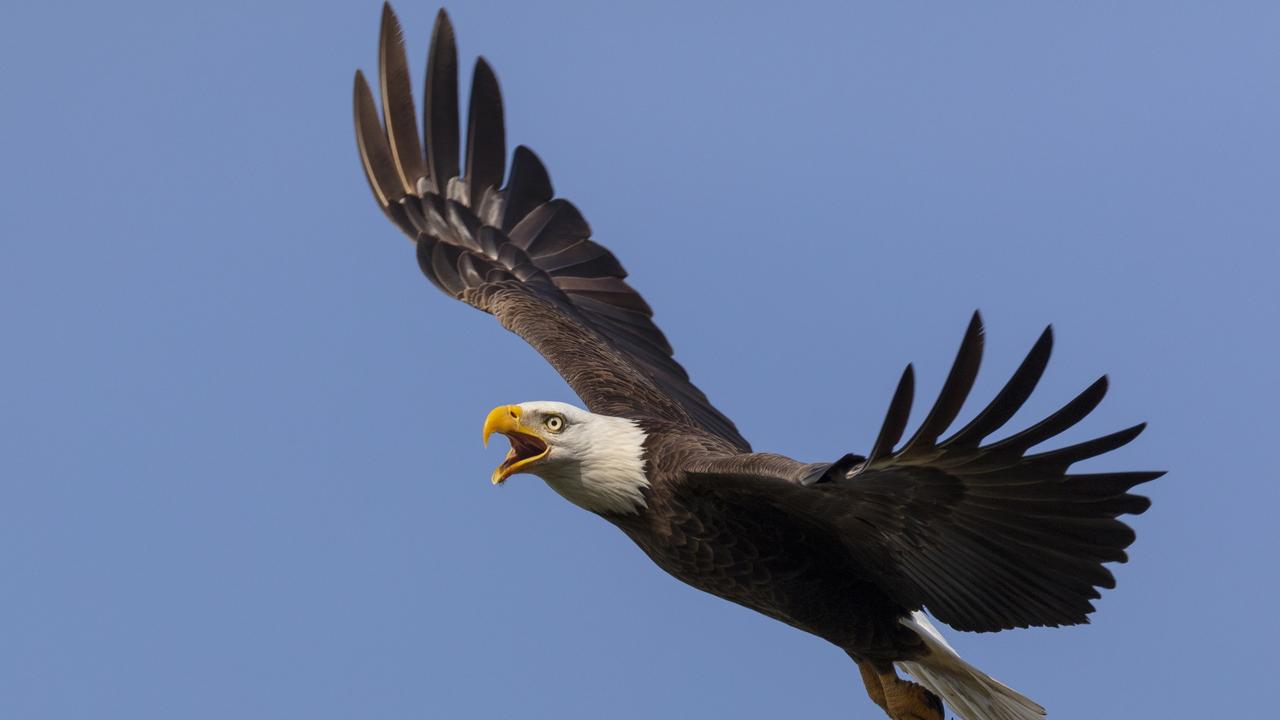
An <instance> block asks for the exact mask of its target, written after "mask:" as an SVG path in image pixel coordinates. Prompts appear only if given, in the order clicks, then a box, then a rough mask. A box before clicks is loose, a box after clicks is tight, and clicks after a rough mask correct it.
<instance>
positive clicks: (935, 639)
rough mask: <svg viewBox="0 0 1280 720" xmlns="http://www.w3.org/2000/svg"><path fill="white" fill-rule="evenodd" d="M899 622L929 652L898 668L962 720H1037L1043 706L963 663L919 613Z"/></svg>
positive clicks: (927, 619) (1042, 714)
mask: <svg viewBox="0 0 1280 720" xmlns="http://www.w3.org/2000/svg"><path fill="white" fill-rule="evenodd" d="M902 624H903V625H906V626H907V627H909V628H911V629H912V630H915V631H916V633H917V634H919V636H920V638H921V639H922V640H924V642H925V645H927V646H928V648H929V654H928V655H925V656H924V657H922V658H919V659H918V660H913V661H911V662H900V663H898V668H899V669H901V670H902V671H903V672H906V673H908V674H910V675H911V676H912V677H914V678H915V679H916V681H917V682H919V683H920V684H921V685H923V686H924V687H925V689H926V690H928V691H929V692H932V693H933V694H934V695H937V696H938V697H941V698H942V699H943V701H944V702H946V704H947V705H949V706H950V707H951V710H952V711H953V712H955V714H956V715H957V716H959V717H960V718H961V719H962V720H1038V719H1039V718H1043V717H1044V716H1045V711H1044V708H1042V707H1040V705H1038V704H1036V703H1035V702H1033V701H1032V700H1031V699H1030V698H1028V697H1026V696H1024V695H1022V694H1020V693H1018V692H1017V691H1015V690H1014V689H1012V688H1010V687H1009V686H1007V685H1005V684H1004V683H1001V682H1000V681H998V680H996V679H995V678H993V677H991V676H990V675H987V674H986V673H984V672H982V671H981V670H979V669H978V668H976V667H974V666H972V665H970V664H969V663H967V662H965V661H964V660H963V659H961V657H960V656H959V655H958V654H957V653H956V651H955V650H954V649H952V647H951V646H950V645H949V644H947V641H946V640H945V639H943V637H942V634H941V633H939V632H938V629H937V628H935V627H934V626H933V623H931V622H929V618H928V617H927V616H926V615H925V614H924V613H923V612H919V611H917V612H913V613H911V615H910V616H909V617H906V618H903V619H902Z"/></svg>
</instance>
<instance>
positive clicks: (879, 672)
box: [858, 660, 945, 720]
mask: <svg viewBox="0 0 1280 720" xmlns="http://www.w3.org/2000/svg"><path fill="white" fill-rule="evenodd" d="M858 672H860V673H861V674H862V682H863V684H864V685H866V686H867V695H869V696H870V697H871V701H872V702H874V703H875V704H877V705H879V706H880V707H881V708H883V709H884V711H885V713H886V714H887V715H888V716H889V717H890V718H891V719H892V720H945V715H944V711H943V707H942V701H941V700H939V699H938V696H937V695H934V694H933V693H931V692H929V691H928V690H925V689H924V688H923V687H921V686H920V685H917V684H916V683H913V682H910V681H908V680H903V679H902V678H900V677H898V673H897V672H895V671H894V669H893V664H892V663H874V662H870V661H865V660H864V661H859V662H858Z"/></svg>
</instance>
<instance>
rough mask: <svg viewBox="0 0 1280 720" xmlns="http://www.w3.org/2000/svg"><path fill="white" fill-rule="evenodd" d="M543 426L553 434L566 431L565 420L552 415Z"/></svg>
mask: <svg viewBox="0 0 1280 720" xmlns="http://www.w3.org/2000/svg"><path fill="white" fill-rule="evenodd" d="M542 424H543V425H546V426H547V429H548V430H550V431H551V432H553V433H558V432H560V431H561V430H563V429H564V418H562V417H560V416H559V415H550V416H548V417H547V419H546V420H544V421H543V423H542Z"/></svg>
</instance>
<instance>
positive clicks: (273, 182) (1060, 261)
mask: <svg viewBox="0 0 1280 720" xmlns="http://www.w3.org/2000/svg"><path fill="white" fill-rule="evenodd" d="M792 5H794V6H792V7H784V5H782V4H778V3H768V4H764V3H760V4H749V3H727V2H726V3H706V4H697V5H688V4H686V3H664V2H652V1H647V2H645V3H637V4H632V5H630V6H627V7H622V6H620V5H619V4H617V3H592V4H588V3H558V4H548V3H530V2H465V3H460V4H458V5H456V6H454V7H451V8H450V10H451V12H452V14H453V19H454V22H455V25H456V27H457V30H458V34H459V40H460V47H461V53H462V57H463V59H464V65H465V66H466V67H467V68H468V70H467V73H466V75H467V76H469V67H470V62H471V58H473V57H474V55H475V54H477V53H483V54H484V55H486V56H487V57H488V58H489V59H490V60H491V62H492V63H493V64H494V66H495V68H496V70H497V72H498V75H499V78H500V79H501V81H502V84H503V89H504V91H505V94H506V98H507V101H508V115H507V118H508V129H509V142H510V144H511V145H512V146H514V144H515V143H525V144H528V145H530V146H532V147H533V148H534V149H535V150H537V151H538V152H539V154H540V155H541V156H542V157H543V158H544V160H545V161H546V163H547V166H548V167H549V169H550V170H551V174H552V178H553V179H554V181H555V183H556V187H557V190H558V191H559V193H560V194H561V195H563V196H565V197H568V198H571V199H572V200H573V201H574V202H575V203H576V204H578V206H579V207H581V208H582V210H583V212H584V213H585V215H586V216H587V218H588V219H589V220H590V221H591V223H592V225H593V228H594V231H595V236H596V238H597V239H598V240H599V241H601V242H603V243H605V244H606V245H608V246H609V247H610V248H612V249H613V250H614V251H615V252H616V253H617V255H618V256H619V257H620V258H621V259H622V261H623V262H624V264H625V265H626V266H627V268H628V269H629V270H630V271H631V277H632V280H633V282H634V284H635V285H636V286H637V287H638V288H640V289H641V290H642V291H643V292H644V293H645V296H646V297H647V298H648V300H649V301H650V302H651V304H652V305H653V307H654V308H655V310H656V313H657V319H658V321H659V323H660V324H661V326H662V327H663V328H664V329H665V330H666V332H667V334H668V336H669V337H670V339H671V340H672V342H673V344H674V345H675V346H676V348H677V358H678V359H679V360H680V361H681V362H682V363H684V365H685V366H686V367H687V368H688V369H689V370H690V372H691V373H692V376H693V378H694V380H695V381H696V382H698V383H699V385H701V387H702V388H704V389H705V390H706V391H707V393H708V395H710V397H711V398H712V399H713V400H714V401H715V402H716V403H717V404H718V405H719V407H720V408H722V409H723V410H724V411H725V412H726V413H727V414H729V415H730V416H731V417H733V418H735V419H736V420H737V421H738V424H739V427H740V428H741V429H742V430H743V432H744V434H745V435H746V436H747V437H748V438H749V439H751V440H752V441H753V442H754V443H755V445H756V447H757V448H759V449H763V450H772V451H778V452H783V453H787V454H791V455H793V456H796V457H799V458H803V459H806V460H819V459H833V458H836V457H838V456H839V455H841V454H843V453H845V452H849V451H852V452H866V451H867V449H868V448H869V446H870V444H871V442H872V440H873V439H874V436H875V432H876V430H877V428H878V426H879V423H880V420H881V418H882V415H883V412H884V409H885V407H886V403H887V402H888V399H889V396H890V394H891V392H892V389H893V385H894V383H895V381H896V380H897V377H898V374H899V372H900V371H901V369H902V366H903V365H904V364H906V363H907V362H909V361H915V362H916V367H917V371H918V377H919V380H920V385H921V387H920V393H919V396H918V397H921V398H927V399H931V398H932V394H933V393H934V392H936V391H937V389H938V387H939V386H940V385H941V380H942V377H943V375H944V374H945V372H946V370H947V367H948V366H949V363H950V361H951V358H952V356H953V353H954V351H955V348H956V346H957V344H958V342H959V340H960V336H961V333H962V332H963V330H964V326H965V323H966V321H967V320H968V316H969V314H970V313H971V312H972V311H973V310H974V309H975V308H980V309H981V310H982V311H983V312H984V314H985V317H986V320H987V325H988V346H987V347H988V353H987V357H986V362H985V364H984V367H983V371H982V374H981V377H980V378H979V381H978V385H977V388H976V391H975V393H974V399H975V404H974V405H971V406H970V408H969V409H968V410H967V411H966V412H965V413H964V414H962V420H963V419H965V418H966V417H968V416H969V415H970V414H971V413H972V412H973V410H974V407H976V403H978V402H986V401H987V400H988V399H989V398H990V397H991V395H992V394H993V393H994V392H995V391H996V390H997V389H998V388H999V386H1000V385H1001V384H1002V383H1003V381H1004V380H1005V379H1006V378H1007V376H1008V374H1009V373H1010V372H1011V371H1012V370H1013V368H1014V367H1016V365H1017V363H1018V362H1019V361H1020V360H1021V359H1022V357H1023V354H1024V353H1025V352H1026V350H1027V349H1029V348H1030V346H1031V343H1032V342H1033V341H1034V340H1035V338H1036V336H1037V334H1038V333H1039V332H1040V330H1041V329H1042V328H1043V326H1044V325H1045V324H1046V323H1049V322H1052V323H1054V324H1055V329H1056V331H1057V339H1058V343H1057V347H1056V350H1055V356H1054V358H1053V361H1052V362H1051V363H1050V366H1049V371H1048V373H1047V375H1046V377H1045V380H1044V381H1043V382H1042V384H1041V387H1040V389H1039V391H1038V392H1037V395H1036V396H1035V397H1034V398H1033V400H1032V402H1031V403H1030V405H1029V408H1028V409H1027V411H1026V412H1025V413H1024V414H1022V415H1020V416H1019V417H1018V418H1017V419H1015V425H1021V424H1025V423H1027V422H1030V421H1033V420H1035V419H1038V416H1040V415H1042V414H1044V413H1046V412H1047V411H1049V410H1051V409H1053V408H1054V407H1056V406H1057V405H1058V404H1060V403H1062V402H1064V401H1065V400H1067V399H1069V398H1070V397H1071V396H1073V395H1074V394H1075V393H1076V392H1077V391H1078V390H1080V389H1082V388H1083V387H1084V386H1085V385H1087V384H1088V383H1089V382H1090V381H1092V380H1093V379H1094V378H1095V377H1096V376H1098V375H1100V374H1102V373H1110V375H1111V379H1112V392H1111V395H1110V396H1109V397H1108V398H1107V400H1106V401H1105V402H1104V403H1103V405H1102V406H1101V407H1100V408H1099V410H1098V411H1097V412H1096V413H1095V414H1094V415H1093V416H1092V417H1091V418H1090V419H1089V420H1088V421H1086V422H1085V423H1084V424H1083V425H1082V426H1081V427H1080V428H1077V429H1076V430H1074V431H1072V432H1071V433H1069V434H1068V435H1067V436H1066V437H1065V438H1064V441H1067V442H1069V441H1074V440H1079V439H1083V438H1084V437H1086V436H1088V435H1096V434H1101V433H1105V432H1109V431H1112V430H1115V429H1119V428H1122V427H1125V426H1128V425H1130V424H1132V423H1135V422H1138V421H1142V420H1147V421H1150V423H1151V426H1150V428H1149V429H1148V431H1147V433H1146V434H1145V435H1143V436H1142V437H1141V438H1139V440H1137V441H1136V442H1135V443H1133V444H1132V445H1131V446H1129V447H1126V448H1124V449H1123V450H1121V451H1120V452H1116V453H1114V454H1113V455H1110V456H1108V457H1107V458H1105V460H1104V461H1103V462H1101V463H1094V464H1093V465H1091V466H1090V467H1093V468H1095V469H1096V468H1099V467H1106V468H1115V469H1150V468H1157V469H1167V470H1169V471H1170V472H1169V475H1168V476H1167V477H1166V478H1164V479H1162V480H1160V481H1158V482H1156V483H1154V484H1152V485H1149V486H1148V487H1147V489H1148V491H1149V494H1150V495H1151V496H1152V497H1153V499H1154V506H1153V507H1152V509H1151V510H1150V512H1149V513H1148V514H1146V515H1144V516H1142V517H1140V518H1137V519H1136V520H1135V521H1134V522H1133V524H1134V526H1135V527H1136V528H1137V531H1138V541H1137V543H1136V544H1135V545H1134V546H1133V548H1132V553H1131V555H1132V561H1131V563H1130V564H1129V565H1125V566H1119V567H1116V568H1114V569H1115V571H1116V574H1117V576H1118V579H1119V587H1118V589H1117V590H1115V591H1112V592H1109V593H1107V594H1106V595H1105V597H1104V598H1103V599H1102V600H1101V602H1100V610H1099V612H1098V613H1097V614H1096V615H1095V616H1094V617H1095V619H1094V623H1093V624H1092V625H1089V626H1085V627H1079V628H1070V629H1059V630H1036V631H1018V632H1009V633H1000V634H998V635H968V634H961V633H954V632H953V633H951V634H950V636H951V638H952V640H953V641H954V643H955V644H956V645H957V646H958V647H959V649H960V650H961V651H962V652H963V653H964V654H965V655H966V657H968V658H970V659H971V660H972V661H973V662H975V663H976V664H977V665H979V666H980V667H983V668H984V669H987V670H989V671H990V672H991V673H992V674H993V675H995V676H996V677H999V678H1001V679H1002V680H1005V681H1006V682H1008V683H1009V684H1011V685H1012V686H1014V687H1016V688H1018V689H1019V690H1021V691H1023V692H1025V693H1026V694H1028V695H1030V696H1031V697H1033V698H1036V699H1037V700H1039V701H1040V702H1042V703H1043V704H1044V705H1046V706H1047V707H1048V708H1049V709H1050V711H1051V713H1052V715H1053V716H1054V717H1058V718H1096V719H1100V720H1101V719H1106V718H1134V717H1143V718H1148V717H1149V718H1205V717H1226V716H1240V715H1245V716H1252V715H1256V714H1264V713H1268V712H1271V711H1272V710H1273V709H1274V707H1275V694H1274V686H1273V685H1272V683H1273V681H1274V677H1273V675H1274V670H1275V655H1274V651H1273V649H1272V648H1273V646H1274V644H1275V643H1276V641H1277V640H1278V639H1280V638H1278V637H1277V636H1278V635H1280V633H1278V632H1277V630H1278V628H1277V620H1276V615H1275V613H1274V612H1273V609H1272V605H1273V604H1274V602H1275V598H1276V596H1277V592H1278V591H1280V579H1278V578H1277V570H1276V567H1277V565H1278V564H1280V563H1277V560H1276V553H1277V550H1280V543H1278V542H1277V531H1276V520H1275V517H1276V515H1275V512H1276V504H1277V501H1278V500H1280V491H1278V489H1277V488H1278V487H1280V480H1278V479H1277V477H1276V473H1275V456H1276V453H1275V447H1276V446H1275V442H1276V441H1275V432H1276V428H1275V422H1276V421H1275V407H1276V405H1277V401H1278V400H1280V393H1278V392H1277V390H1278V387H1277V372H1276V361H1275V357H1276V354H1277V350H1278V349H1280V347H1278V346H1280V341H1278V340H1277V333H1276V331H1277V319H1278V317H1280V290H1277V281H1276V273H1277V269H1280V250H1278V249H1277V246H1278V245H1277V244H1278V241H1280V194H1278V193H1280V190H1278V188H1280V137H1278V133H1277V128H1280V80H1278V78H1280V50H1277V37H1280V5H1277V4H1276V3H1274V2H1258V3H1208V2H1204V3H1191V2H1149V3H1140V2H1135V3H1112V2H1084V3H1069V4H1061V3H1059V4H1046V3H1009V2H1001V3H983V4H979V5H975V4H973V3H963V4H956V3H928V4H925V3H902V2H894V3H887V2H886V3H864V2H858V3H845V2H841V3H834V2H832V3H812V4H810V3H795V4H792ZM398 9H399V11H400V14H401V17H402V19H403V20H404V22H405V26H406V29H407V32H408V35H409V47H410V52H411V56H412V58H413V59H414V60H413V65H414V71H415V73H416V75H415V79H414V83H415V87H417V86H418V85H419V83H420V80H421V77H422V75H421V63H422V61H423V58H424V57H425V53H426V46H427V39H428V36H429V32H430V23H431V19H432V16H433V14H434V12H435V10H436V5H434V4H427V3H414V2H402V3H401V4H400V5H399V7H398ZM378 15H379V4H378V3H377V2H374V1H372V0H370V1H368V2H365V1H361V2H349V3H319V4H318V3H310V2H292V3H269V4H263V3H256V2H255V3H248V2H202V3H180V2H155V3H138V2H122V3H101V2H93V3H83V2H81V3H19V4H15V5H13V6H12V7H9V8H7V9H6V13H5V20H4V23H3V25H2V26H0V67H3V68H4V71H3V78H4V100H3V108H4V112H3V113H0V150H2V151H3V154H2V157H3V171H0V242H2V243H3V256H2V257H3V260H2V262H0V329H2V330H3V338H4V342H3V351H2V352H0V377H3V380H2V381H0V383H2V385H0V389H2V393H0V717H4V718H23V719H35V718H41V719H43V718H128V719H130V720H143V719H151V718H156V719H160V718H164V719H169V718H184V719H186V720H200V719H203V718H209V719H211V720H212V719H219V720H221V719H223V718H233V717H234V718H308V719H309V720H319V719H327V718H453V717H464V718H472V717H474V718H497V717H522V718H557V719H561V718H601V717H609V718H619V719H625V718H653V717H667V718H685V717H734V718H777V717H821V718H837V717H838V718H849V717H876V716H877V715H876V712H877V711H876V710H875V708H874V707H873V706H872V705H871V704H870V702H869V701H868V700H867V699H866V697H865V694H864V692H863V690H862V688H861V684H860V682H859V680H858V677H857V673H856V669H855V667H854V666H853V664H852V663H850V662H849V661H848V660H847V658H845V657H844V655H843V654H842V653H840V652H839V651H838V650H836V649H835V648H833V647H830V646H827V645H826V644H825V643H823V642H822V641H820V640H817V639H815V638H812V637H809V636H806V635H803V634H801V633H799V632H798V631H795V630H792V629H790V628H787V627H785V626H783V625H781V624H779V623H776V622H773V621H771V620H767V619H765V618H763V617H760V616H757V615H754V614H752V613H751V612H749V611H747V610H744V609H741V608H739V607H737V606H733V605H730V604H728V603H726V602H723V601H721V600H718V599H715V598H713V597H710V596H707V595H702V594H700V593H698V592H696V591H694V590H692V589H689V588H687V587H685V586H683V585H680V584H679V583H677V582H676V581H674V580H672V579H670V578H668V577H666V576H665V575H663V574H662V573H661V572H660V571H659V570H658V569H657V568H655V567H654V566H653V565H651V563H650V562H649V561H648V560H647V559H646V558H644V557H643V556H642V555H641V553H640V552H639V551H638V550H637V549H635V548H634V547H632V546H631V545H630V544H629V542H628V541H627V540H626V539H625V538H624V537H623V536H622V535H621V534H620V533H618V532H617V531H615V530H614V529H613V528H611V527H609V526H608V525H607V524H606V523H605V522H603V521H601V520H600V519H598V518H596V517H594V516H591V515H588V514H586V513H583V512H581V511H579V510H577V509H576V508H573V507H571V506H569V505H568V504H567V503H565V502H564V501H562V500H561V499H560V498H559V497H558V496H556V495H555V494H554V493H552V492H551V491H550V490H549V489H548V488H546V487H545V486H544V485H543V484H542V483H541V481H539V480H537V479H536V478H532V477H528V476H525V477H520V478H517V479H515V480H514V481H512V482H510V483H509V484H508V485H507V486H506V487H504V488H501V489H495V488H493V487H491V486H490V485H489V483H488V476H489V473H490V471H491V469H492V468H493V466H495V465H496V464H497V463H498V462H499V461H500V458H501V456H502V453H503V451H502V450H500V449H495V448H490V449H489V450H488V451H485V450H483V449H482V448H481V446H480V426H481V423H482V420H483V418H484V415H485V413H486V412H487V411H488V410H489V409H490V408H491V407H493V406H494V405H497V404H500V403H507V402H517V401H522V400H534V399H558V400H573V399H574V398H573V396H572V395H571V393H570V391H569V390H568V388H567V387H566V386H565V385H563V383H562V382H561V381H560V380H559V378H558V377H557V376H556V375H555V374H554V373H553V372H552V371H551V370H550V368H549V367H547V366H546V365H545V364H544V363H543V362H542V360H541V359H540V358H539V357H538V356H537V355H536V354H535V353H534V352H533V351H532V350H530V349H529V348H528V347H526V346H525V345H524V344H523V343H522V342H521V341H520V340H519V338H517V337H515V336H514V335H510V334H508V333H506V332H505V331H503V330H502V329H501V328H500V327H499V326H498V325H497V324H496V323H495V322H493V321H492V320H491V319H490V318H487V317H485V316H484V315H482V314H480V313H478V312H476V311H474V310H472V309H470V308H468V307H466V306H464V305H462V304H460V303H456V302H454V301H452V300H450V299H448V298H446V297H444V296H443V295H441V294H440V293H438V292H437V291H436V290H435V289H434V288H433V287H431V286H430V285H429V284H428V283H427V282H426V281H425V280H424V279H423V278H422V277H421V275H420V274H419V271H418V269H417V267H416V264H415V262H414V259H413V255H412V252H411V245H410V243H409V242H407V241H406V240H405V239H404V238H403V237H402V236H401V235H399V233H398V232H397V231H396V230H395V229H394V228H392V227H391V226H390V225H389V224H388V223H387V222H386V221H385V219H384V218H383V217H382V215H381V213H380V212H379V211H378V210H377V208H376V206H375V204H374V202H373V200H372V199H371V197H370V194H369V191H368V189H367V187H366V184H365V180H364V178H363V177H362V176H361V171H360V167H359V163H358V160H357V155H356V151H355V144H354V140H353V137H352V130H351V110H350V96H351V77H352V74H353V72H354V70H355V69H356V68H364V69H365V70H366V71H373V70H375V69H376V47H377V37H378ZM921 402H924V400H922V401H921ZM922 411H923V409H922V408H918V413H921V412H922ZM916 417H917V419H918V418H919V417H920V415H919V414H917V416H916Z"/></svg>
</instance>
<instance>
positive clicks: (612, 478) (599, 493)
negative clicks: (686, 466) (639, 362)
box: [484, 401, 649, 514]
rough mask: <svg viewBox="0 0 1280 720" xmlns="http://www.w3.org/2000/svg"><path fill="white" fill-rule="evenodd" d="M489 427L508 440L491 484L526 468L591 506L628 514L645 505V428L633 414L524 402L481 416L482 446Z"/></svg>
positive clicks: (578, 502) (594, 509) (567, 495)
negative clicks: (625, 415) (616, 414)
mask: <svg viewBox="0 0 1280 720" xmlns="http://www.w3.org/2000/svg"><path fill="white" fill-rule="evenodd" d="M493 433H501V434H503V435H506V436H507V439H508V440H510V441H511V450H509V451H508V452H507V457H506V458H505V459H504V460H503V461H502V464H501V465H499V466H498V467H497V469H495V470H494V471H493V475H492V477H491V480H492V482H493V484H494V485H500V484H502V483H503V482H506V479H507V478H508V477H511V476H512V475H515V474H517V473H530V474H533V475H537V476H538V477H541V478H542V479H543V480H545V481H546V483H547V484H548V485H550V486H551V487H552V489H554V490H555V491H556V492H558V493H560V494H561V495H562V496H564V498H565V499H567V500H569V501H570V502H572V503H574V504H575V505H578V506H579V507H582V508H584V509H586V510H590V511H592V512H596V513H602V514H607V513H618V514H632V513H636V512H639V511H640V509H641V508H643V507H644V506H645V499H644V490H645V488H647V487H648V486H649V478H648V476H647V475H646V474H645V460H644V440H645V433H644V431H643V430H642V429H640V427H639V425H637V424H636V422H635V421H634V420H628V419H626V418H619V417H610V416H608V415H596V414H595V413H590V412H587V411H586V410H583V409H582V408H578V407H574V406H573V405H568V404H566V403H559V402H545V401H543V402H526V403H520V404H518V405H500V406H498V407H496V408H494V409H493V410H492V411H491V412H490V413H489V416H488V417H487V418H485V421H484V442H485V445H486V446H487V445H488V444H489V436H490V435H492V434H493Z"/></svg>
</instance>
